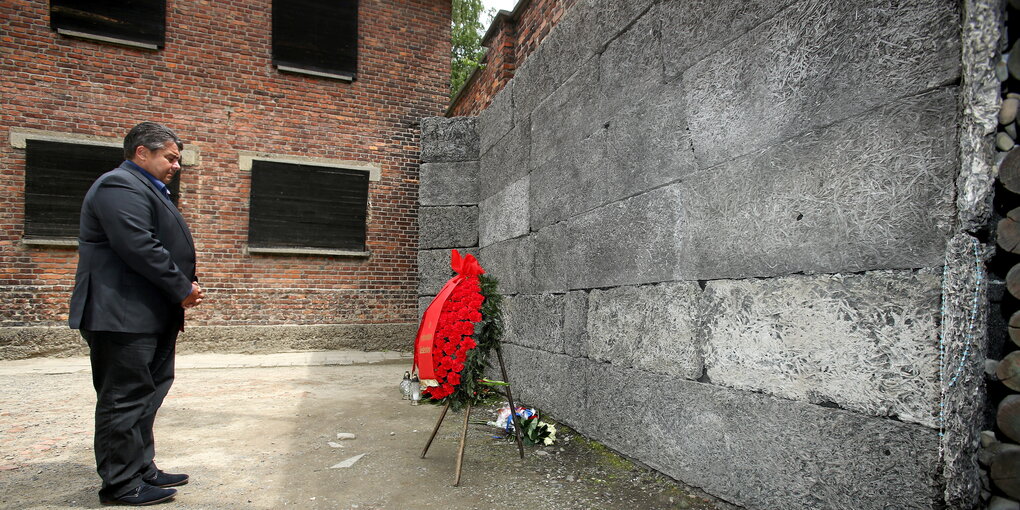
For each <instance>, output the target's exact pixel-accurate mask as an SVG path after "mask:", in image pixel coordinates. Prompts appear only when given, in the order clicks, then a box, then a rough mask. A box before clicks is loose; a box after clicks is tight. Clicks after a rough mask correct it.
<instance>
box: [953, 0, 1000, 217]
mask: <svg viewBox="0 0 1020 510" xmlns="http://www.w3.org/2000/svg"><path fill="white" fill-rule="evenodd" d="M963 14H964V20H963V30H962V34H961V39H962V46H963V48H962V51H963V68H962V74H963V79H962V86H961V94H960V96H961V103H962V108H961V109H962V111H963V115H962V116H961V119H960V154H961V158H960V159H961V160H962V164H961V165H960V178H959V180H958V181H957V187H958V189H959V192H958V194H957V198H956V204H957V209H959V216H960V224H961V230H963V231H966V232H974V231H977V230H980V229H982V228H984V227H985V225H986V224H987V223H988V220H989V218H991V215H992V198H993V196H994V193H993V188H994V186H995V176H996V175H997V173H998V171H997V169H996V168H995V165H994V164H993V156H994V154H995V148H994V143H993V142H992V140H993V137H992V136H991V135H992V134H993V133H995V131H996V129H997V128H998V121H997V114H998V112H999V108H1000V105H1001V101H1002V93H1001V90H1000V89H1001V86H1002V84H1001V82H1000V81H999V79H998V78H997V77H996V76H995V63H996V62H998V61H999V59H998V58H997V56H998V55H999V54H1000V51H1001V50H1000V49H999V46H1000V44H1001V41H1002V33H1001V32H1000V27H1003V26H1005V21H1004V20H1003V19H1002V18H1003V14H1004V10H1003V8H1002V4H1001V3H1000V2H998V1H996V0H966V1H965V2H963Z"/></svg>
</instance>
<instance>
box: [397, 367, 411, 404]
mask: <svg viewBox="0 0 1020 510" xmlns="http://www.w3.org/2000/svg"><path fill="white" fill-rule="evenodd" d="M400 398H401V400H410V398H411V372H404V378H403V379H402V380H401V381H400Z"/></svg>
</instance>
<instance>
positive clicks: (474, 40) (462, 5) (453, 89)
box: [450, 0, 485, 99]
mask: <svg viewBox="0 0 1020 510" xmlns="http://www.w3.org/2000/svg"><path fill="white" fill-rule="evenodd" d="M483 9H484V7H483V6H482V0H453V16H452V17H453V27H452V35H451V39H452V40H451V42H452V43H453V44H452V50H451V52H450V60H451V63H452V66H451V72H450V99H453V96H455V95H457V92H460V88H461V87H463V86H464V83H465V82H467V79H468V78H469V77H470V76H471V73H472V72H474V70H475V68H476V67H478V66H479V64H481V61H482V57H483V56H484V55H485V50H484V49H482V29H483V28H484V27H482V23H481V21H479V20H478V17H479V15H481V14H482V10H483Z"/></svg>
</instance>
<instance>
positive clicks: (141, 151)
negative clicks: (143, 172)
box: [135, 145, 149, 160]
mask: <svg viewBox="0 0 1020 510" xmlns="http://www.w3.org/2000/svg"><path fill="white" fill-rule="evenodd" d="M148 156H149V149H146V148H145V146H144V145H139V146H138V147H135V158H136V159H139V160H145V159H146V158H147V157H148Z"/></svg>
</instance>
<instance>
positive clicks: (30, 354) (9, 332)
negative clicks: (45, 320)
mask: <svg viewBox="0 0 1020 510" xmlns="http://www.w3.org/2000/svg"><path fill="white" fill-rule="evenodd" d="M87 352H88V347H87V346H86V345H85V341H84V340H82V338H81V335H79V334H78V332H77V331H75V330H73V329H69V328H68V327H67V325H66V324H63V325H55V326H51V327H44V326H30V327H7V328H0V360H14V359H25V358H34V357H38V356H72V355H82V354H85V353H87Z"/></svg>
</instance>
